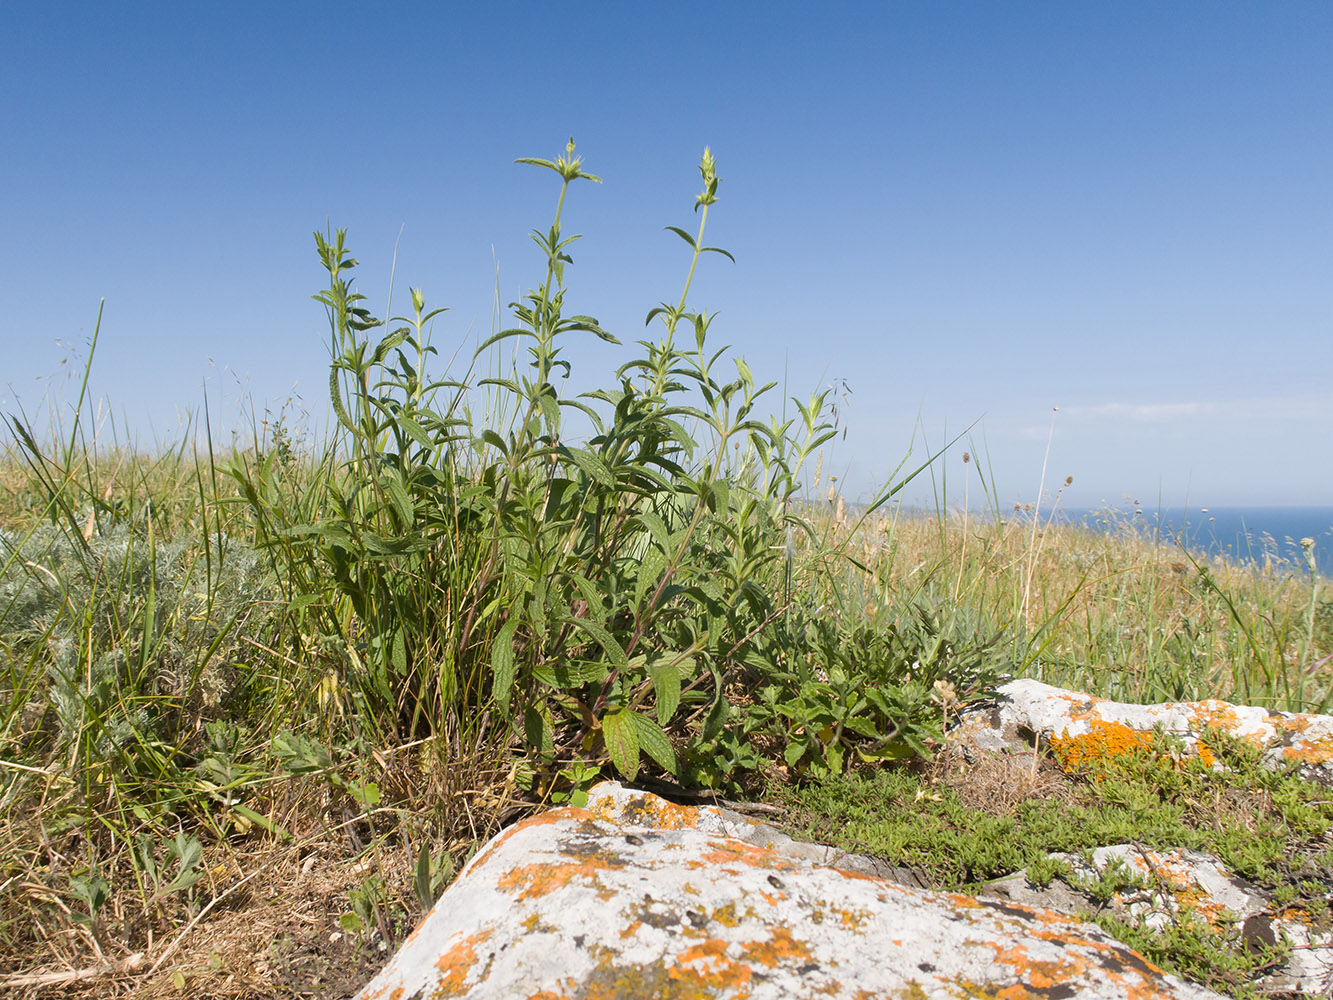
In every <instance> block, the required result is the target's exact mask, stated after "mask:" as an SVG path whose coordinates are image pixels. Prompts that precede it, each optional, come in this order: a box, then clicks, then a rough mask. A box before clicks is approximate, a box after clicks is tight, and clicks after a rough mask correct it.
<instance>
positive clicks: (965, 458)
mask: <svg viewBox="0 0 1333 1000" xmlns="http://www.w3.org/2000/svg"><path fill="white" fill-rule="evenodd" d="M970 461H972V456H971V455H970V454H969V453H968V452H963V464H964V465H966V464H967V463H968V462H970Z"/></svg>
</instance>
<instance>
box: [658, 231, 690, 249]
mask: <svg viewBox="0 0 1333 1000" xmlns="http://www.w3.org/2000/svg"><path fill="white" fill-rule="evenodd" d="M663 228H665V229H667V230H669V231H670V232H673V233H675V234H676V235H677V236H679V237H680V238H681V239H682V240H684V241H685V242H686V243H688V244H689V247H690V249H691V250H694V249H695V248H696V247H698V244H697V243H695V242H694V237H693V236H691V235H690V234H689V233H687V232H685V230H683V229H681V228H680V227H679V226H664V227H663Z"/></svg>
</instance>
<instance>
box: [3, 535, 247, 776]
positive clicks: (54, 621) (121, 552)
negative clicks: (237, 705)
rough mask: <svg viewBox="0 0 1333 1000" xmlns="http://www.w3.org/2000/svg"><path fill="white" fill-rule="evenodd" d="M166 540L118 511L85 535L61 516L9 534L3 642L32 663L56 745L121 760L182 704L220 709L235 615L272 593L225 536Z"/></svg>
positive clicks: (242, 550) (33, 688) (242, 617)
mask: <svg viewBox="0 0 1333 1000" xmlns="http://www.w3.org/2000/svg"><path fill="white" fill-rule="evenodd" d="M207 544H209V545H211V546H213V550H212V551H211V552H210V553H209V555H211V556H212V558H211V559H206V558H205V556H204V553H203V547H202V545H201V544H200V540H199V539H198V538H187V539H184V540H171V541H158V540H156V539H154V538H153V537H152V535H151V534H150V533H149V532H148V531H147V530H146V529H145V528H142V527H138V526H135V525H133V524H130V523H127V522H126V521H118V522H114V523H110V524H107V525H106V526H105V527H104V528H103V529H102V530H100V531H98V532H94V533H93V535H92V537H91V538H90V539H88V540H87V541H86V542H85V540H84V539H83V538H82V537H81V536H77V535H74V534H73V533H71V532H70V531H69V530H68V529H66V528H63V527H61V526H57V525H50V524H47V525H40V526H37V527H35V528H33V529H32V530H30V531H28V532H26V533H23V534H19V533H15V532H9V533H6V534H4V535H3V536H0V643H3V645H4V647H5V648H7V649H9V650H11V651H12V653H13V654H14V662H16V663H25V664H28V665H29V666H30V668H31V674H30V677H31V678H35V679H36V683H30V684H28V685H27V686H26V687H27V690H28V691H29V692H30V695H29V696H30V700H32V701H34V702H39V701H42V700H44V701H45V703H46V705H47V706H48V709H47V711H46V712H45V725H44V726H43V727H42V730H43V732H45V733H46V734H47V735H48V736H50V737H53V739H54V745H55V747H56V748H65V747H68V746H69V745H70V744H71V743H73V742H75V741H77V740H84V741H86V742H85V745H86V746H87V747H88V748H89V749H90V750H93V751H94V752H95V753H96V755H97V756H98V757H102V758H109V759H116V758H119V757H121V756H123V755H124V754H125V753H126V752H128V750H129V749H130V748H133V747H136V746H140V745H141V744H142V743H143V742H144V741H148V742H150V743H155V744H157V743H161V742H162V741H166V740H169V739H170V738H171V733H170V732H168V731H166V727H164V725H163V724H164V723H169V722H170V721H171V719H173V718H175V717H178V716H179V715H180V713H181V711H182V710H184V709H192V710H199V709H205V710H207V709H216V708H217V707H218V705H219V704H220V702H221V701H222V700H223V699H224V698H225V696H226V694H227V691H228V689H229V688H230V686H231V684H230V683H229V674H231V673H232V668H231V667H229V665H228V664H229V662H230V661H231V660H233V659H234V658H235V653H236V638H237V634H238V633H237V631H236V628H237V625H241V624H253V616H254V608H255V607H256V605H257V602H258V601H260V600H261V599H262V598H263V597H265V596H266V592H265V589H264V576H263V574H264V571H265V567H264V564H263V562H262V561H261V560H260V558H259V557H258V555H257V553H256V552H254V551H253V550H252V549H249V548H247V547H245V546H243V545H239V544H236V543H234V542H232V541H230V540H228V539H226V538H223V539H221V540H219V539H218V538H216V537H213V538H209V539H208V542H207Z"/></svg>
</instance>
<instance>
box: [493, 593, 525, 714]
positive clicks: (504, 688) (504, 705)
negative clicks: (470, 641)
mask: <svg viewBox="0 0 1333 1000" xmlns="http://www.w3.org/2000/svg"><path fill="white" fill-rule="evenodd" d="M518 622H519V620H518V618H516V617H515V618H510V619H509V620H508V621H507V622H505V623H504V625H503V626H502V627H501V628H500V631H499V634H497V635H496V637H495V641H494V642H493V643H492V644H491V696H492V697H493V698H494V699H495V703H496V704H497V705H498V706H499V707H500V714H501V715H502V716H504V717H505V718H508V717H509V699H510V698H511V697H512V695H513V693H514V669H515V667H514V632H515V631H517V629H518Z"/></svg>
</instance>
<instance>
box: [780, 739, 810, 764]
mask: <svg viewBox="0 0 1333 1000" xmlns="http://www.w3.org/2000/svg"><path fill="white" fill-rule="evenodd" d="M804 756H805V747H804V746H803V745H802V744H800V743H788V744H787V749H785V750H783V751H782V759H783V760H785V761H786V762H787V766H788V767H795V766H796V765H797V764H798V763H799V762H800V760H801V758H802V757H804Z"/></svg>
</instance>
